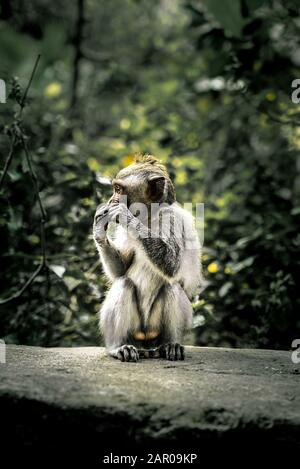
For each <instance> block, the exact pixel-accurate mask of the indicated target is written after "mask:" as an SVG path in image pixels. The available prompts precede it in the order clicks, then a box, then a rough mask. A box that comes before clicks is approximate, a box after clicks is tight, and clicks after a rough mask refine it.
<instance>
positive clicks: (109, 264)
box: [95, 238, 132, 280]
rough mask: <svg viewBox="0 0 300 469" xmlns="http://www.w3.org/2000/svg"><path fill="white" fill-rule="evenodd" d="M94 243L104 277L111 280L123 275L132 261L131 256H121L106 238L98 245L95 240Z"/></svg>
mask: <svg viewBox="0 0 300 469" xmlns="http://www.w3.org/2000/svg"><path fill="white" fill-rule="evenodd" d="M95 242H96V245H97V249H98V252H99V255H100V259H101V262H102V266H103V269H104V272H105V273H106V275H107V276H108V277H109V278H110V279H111V280H115V279H116V278H118V277H122V276H123V275H125V273H126V271H127V269H128V267H129V265H130V263H131V261H132V255H130V254H128V255H127V256H126V255H122V254H121V253H120V251H119V250H118V249H117V248H116V247H115V246H114V245H113V243H112V242H111V241H109V240H108V239H107V238H106V239H105V240H104V241H103V242H101V243H98V242H97V241H96V240H95Z"/></svg>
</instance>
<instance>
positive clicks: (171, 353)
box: [158, 342, 184, 361]
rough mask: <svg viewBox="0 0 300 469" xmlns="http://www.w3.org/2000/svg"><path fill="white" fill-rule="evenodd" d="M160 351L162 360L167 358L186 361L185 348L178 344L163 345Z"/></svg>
mask: <svg viewBox="0 0 300 469" xmlns="http://www.w3.org/2000/svg"><path fill="white" fill-rule="evenodd" d="M158 349H159V354H160V357H161V358H166V359H167V360H171V361H174V360H184V347H183V345H180V344H178V343H173V342H171V343H169V344H163V345H161V346H160V347H158Z"/></svg>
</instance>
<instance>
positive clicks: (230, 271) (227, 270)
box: [224, 267, 232, 275]
mask: <svg viewBox="0 0 300 469" xmlns="http://www.w3.org/2000/svg"><path fill="white" fill-rule="evenodd" d="M224 272H225V274H228V275H230V274H232V269H231V267H225V269H224Z"/></svg>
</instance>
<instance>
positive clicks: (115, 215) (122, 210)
mask: <svg viewBox="0 0 300 469" xmlns="http://www.w3.org/2000/svg"><path fill="white" fill-rule="evenodd" d="M108 216H109V221H114V222H116V223H119V224H120V225H122V226H123V227H124V228H127V227H128V226H129V225H130V224H132V223H133V222H134V220H136V218H135V216H134V215H132V213H131V212H130V210H128V208H127V206H126V205H125V204H122V203H113V204H111V205H110V206H109V212H108Z"/></svg>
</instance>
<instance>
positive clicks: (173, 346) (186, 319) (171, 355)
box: [150, 284, 192, 360]
mask: <svg viewBox="0 0 300 469" xmlns="http://www.w3.org/2000/svg"><path fill="white" fill-rule="evenodd" d="M160 309H161V323H162V331H163V332H162V343H161V345H160V346H159V347H158V353H159V356H160V357H161V358H166V359H167V360H184V358H185V354H184V347H183V345H181V344H180V341H181V340H182V337H183V334H184V332H185V331H186V329H188V328H189V327H190V326H191V322H192V306H191V303H190V301H189V299H188V297H187V295H186V294H185V292H184V290H183V289H182V287H181V286H180V285H179V284H175V285H166V286H165V287H164V288H163V289H162V290H161V291H160V293H159V296H158V297H157V299H156V300H155V302H154V304H153V307H152V311H151V315H150V323H151V322H153V325H152V327H153V328H154V329H155V324H154V322H155V318H156V317H157V318H159V310H160ZM155 355H157V352H156V354H155Z"/></svg>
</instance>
